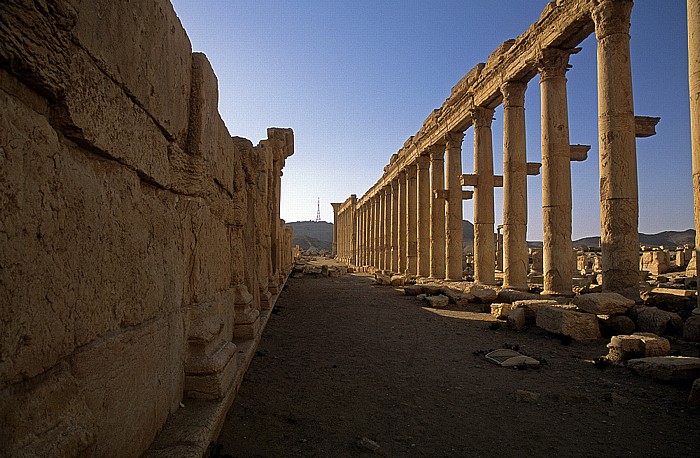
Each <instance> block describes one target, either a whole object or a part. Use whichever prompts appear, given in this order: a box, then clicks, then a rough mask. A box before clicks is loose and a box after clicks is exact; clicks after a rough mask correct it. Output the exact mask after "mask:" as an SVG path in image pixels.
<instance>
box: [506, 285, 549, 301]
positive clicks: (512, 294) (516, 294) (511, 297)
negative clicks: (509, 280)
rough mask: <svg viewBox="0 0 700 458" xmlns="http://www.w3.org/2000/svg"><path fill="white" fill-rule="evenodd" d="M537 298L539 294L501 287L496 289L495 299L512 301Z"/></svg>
mask: <svg viewBox="0 0 700 458" xmlns="http://www.w3.org/2000/svg"><path fill="white" fill-rule="evenodd" d="M532 299H535V300H539V299H542V297H541V296H540V295H539V294H534V293H529V292H527V291H518V290H517V289H507V288H503V289H500V290H499V291H498V294H497V296H496V300H498V301H501V302H509V303H513V302H515V301H525V300H532Z"/></svg>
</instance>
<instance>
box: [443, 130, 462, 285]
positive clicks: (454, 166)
mask: <svg viewBox="0 0 700 458" xmlns="http://www.w3.org/2000/svg"><path fill="white" fill-rule="evenodd" d="M445 139H446V141H447V154H446V157H445V172H446V174H447V180H446V183H445V184H446V187H447V216H446V218H447V253H446V271H445V278H446V279H447V280H461V279H462V259H463V258H464V255H463V253H462V184H461V178H462V140H463V139H464V132H450V133H448V134H447V135H446V138H445Z"/></svg>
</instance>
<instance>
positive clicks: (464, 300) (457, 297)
mask: <svg viewBox="0 0 700 458" xmlns="http://www.w3.org/2000/svg"><path fill="white" fill-rule="evenodd" d="M441 294H443V295H444V296H447V297H448V298H449V299H450V302H451V303H453V304H455V305H458V306H460V307H463V306H465V305H467V304H469V302H471V301H473V300H474V296H472V295H471V294H467V293H460V292H459V291H455V290H453V289H451V288H447V287H444V288H442V290H441Z"/></svg>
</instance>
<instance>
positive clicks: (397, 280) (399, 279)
mask: <svg viewBox="0 0 700 458" xmlns="http://www.w3.org/2000/svg"><path fill="white" fill-rule="evenodd" d="M390 281H391V285H392V286H403V285H405V284H406V276H404V275H392V277H391V280H390Z"/></svg>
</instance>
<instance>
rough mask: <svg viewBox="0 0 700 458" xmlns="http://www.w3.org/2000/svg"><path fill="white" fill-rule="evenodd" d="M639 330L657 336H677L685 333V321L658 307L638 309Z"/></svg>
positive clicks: (637, 321)
mask: <svg viewBox="0 0 700 458" xmlns="http://www.w3.org/2000/svg"><path fill="white" fill-rule="evenodd" d="M636 324H637V329H638V330H639V331H642V332H651V333H654V334H656V335H659V336H660V335H664V334H677V333H681V332H682V331H683V319H681V317H680V316H679V315H678V314H677V313H673V312H667V311H666V310H661V309H659V308H657V307H641V308H639V307H638V308H637V320H636Z"/></svg>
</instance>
